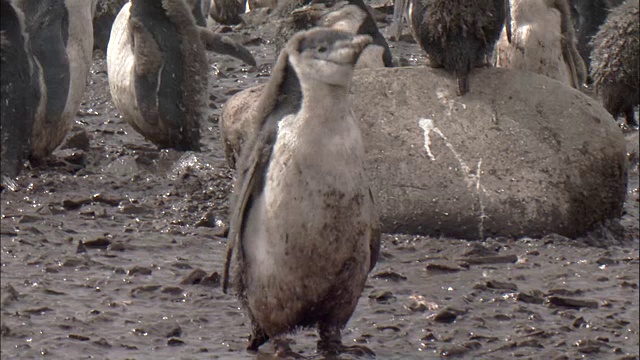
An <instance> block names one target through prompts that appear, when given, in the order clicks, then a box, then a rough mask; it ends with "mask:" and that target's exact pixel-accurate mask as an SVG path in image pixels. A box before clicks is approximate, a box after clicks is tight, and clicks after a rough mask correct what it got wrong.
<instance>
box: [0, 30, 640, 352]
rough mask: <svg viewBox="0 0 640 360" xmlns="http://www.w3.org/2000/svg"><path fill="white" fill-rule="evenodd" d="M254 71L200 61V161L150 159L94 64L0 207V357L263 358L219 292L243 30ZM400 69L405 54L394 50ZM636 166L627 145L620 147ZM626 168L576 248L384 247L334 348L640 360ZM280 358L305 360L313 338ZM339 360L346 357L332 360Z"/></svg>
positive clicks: (560, 244)
mask: <svg viewBox="0 0 640 360" xmlns="http://www.w3.org/2000/svg"><path fill="white" fill-rule="evenodd" d="M242 31H243V32H244V33H245V35H246V38H247V39H248V40H251V41H250V42H249V44H250V45H249V46H248V47H249V49H250V50H251V51H252V52H253V53H254V54H255V56H256V59H257V60H258V63H259V66H258V67H257V68H253V69H248V68H246V67H243V65H242V64H240V63H238V62H237V61H235V60H233V59H229V58H224V57H219V56H214V55H210V60H211V77H210V80H211V81H210V90H211V92H210V94H211V96H210V103H211V114H210V116H209V117H208V119H207V120H206V121H205V122H204V124H203V141H202V143H203V148H202V152H199V153H191V152H187V153H181V152H176V151H173V150H163V151H159V150H157V149H156V147H155V146H153V145H152V144H151V143H149V142H147V141H145V140H144V139H143V138H142V137H141V136H140V135H138V134H137V133H136V132H135V131H134V130H133V129H132V128H131V127H130V126H129V125H128V124H127V123H126V121H125V120H124V119H122V118H121V117H120V116H119V114H118V112H117V110H116V109H115V108H114V106H113V103H112V102H111V97H110V94H109V90H108V84H107V74H106V70H107V69H106V64H105V60H104V55H103V54H101V53H99V52H96V54H95V57H94V63H93V66H92V68H91V75H90V79H89V82H88V87H87V90H86V95H85V99H84V101H83V103H82V106H81V109H80V112H79V113H78V116H77V117H76V123H75V127H74V130H73V132H72V134H70V136H69V137H68V141H67V143H66V144H67V147H68V148H66V149H65V148H61V149H59V150H58V151H56V153H55V157H54V159H53V160H52V161H51V162H50V163H49V164H46V165H43V166H39V167H33V168H31V169H27V171H25V172H24V173H23V174H22V175H21V176H20V177H19V178H18V179H17V180H16V181H15V183H14V184H9V186H8V187H6V188H5V189H4V190H3V192H2V195H1V200H2V206H1V212H2V216H1V226H2V264H1V265H2V266H1V268H0V277H1V280H2V304H1V305H2V306H1V315H2V359H31V358H45V359H46V358H49V359H125V358H128V359H245V358H246V359H250V358H259V359H268V358H270V357H271V356H270V354H271V352H272V349H271V347H270V345H268V344H267V345H265V346H263V348H262V349H261V352H260V353H259V354H258V355H253V354H248V353H247V352H246V351H245V350H244V348H245V346H246V341H247V336H248V333H249V327H248V321H247V318H246V317H245V316H244V315H243V313H242V311H241V310H240V309H239V303H238V301H237V300H236V299H235V298H234V297H233V296H231V295H225V294H223V293H222V291H221V289H220V285H219V275H218V274H219V273H221V270H222V265H223V255H222V254H223V252H224V250H225V246H226V239H225V238H224V235H225V229H226V226H227V210H228V198H229V192H230V190H231V180H232V176H233V172H232V171H231V170H230V169H229V168H228V167H227V165H226V162H225V160H224V154H223V151H222V146H221V143H220V136H219V131H218V116H219V114H220V110H221V107H222V105H223V104H224V102H225V100H226V99H227V98H228V97H229V96H231V95H232V94H233V93H235V92H237V91H238V90H240V89H243V88H246V87H248V86H251V85H254V84H257V83H261V82H264V81H265V80H266V77H267V76H268V74H269V68H270V66H271V65H272V63H273V60H274V57H275V55H274V53H273V41H272V40H273V39H269V38H265V37H264V34H263V33H262V32H261V30H260V29H249V28H248V29H244V30H242ZM391 44H392V45H393V46H394V48H393V52H394V55H395V56H398V57H402V58H403V59H404V60H405V61H406V63H408V64H409V65H420V64H422V62H423V61H424V56H423V55H422V52H421V51H420V49H419V48H418V47H417V45H415V44H410V43H404V42H403V43H399V44H396V43H393V42H392V43H391ZM627 137H628V141H629V142H630V144H631V148H635V149H636V150H635V151H636V154H637V139H638V138H637V132H635V133H634V132H629V133H628V134H627ZM637 169H638V159H637V156H636V157H635V158H632V159H631V168H630V173H629V179H630V182H629V189H628V196H627V202H626V205H625V215H624V216H623V218H622V219H621V221H620V222H619V223H618V222H613V223H611V224H608V225H607V226H605V227H602V228H601V229H598V230H597V231H595V232H594V233H592V234H590V235H589V236H587V237H584V238H581V239H576V240H571V239H567V238H563V237H561V236H557V235H549V236H547V237H545V238H542V239H531V238H523V239H507V238H499V239H486V240H485V241H463V240H457V239H448V238H429V237H418V236H405V235H385V236H384V238H383V243H382V246H383V249H382V259H381V261H380V262H379V263H378V265H377V267H376V268H375V269H374V271H373V272H372V276H371V277H370V280H369V282H368V285H367V287H366V288H365V291H364V293H363V294H362V298H361V299H360V302H359V305H358V308H357V310H356V313H355V314H354V315H353V317H352V319H351V321H350V323H349V324H348V327H347V329H345V331H344V334H343V341H344V342H345V343H347V344H351V343H363V344H366V345H367V346H368V347H370V348H371V349H372V350H374V351H375V352H376V354H377V357H378V358H379V359H429V358H439V357H440V356H448V357H457V358H474V359H512V358H524V359H541V358H547V359H638V346H639V344H640V342H639V341H640V337H639V330H640V329H639V308H638V306H639V301H638V283H639V260H638V248H639V240H638V171H637ZM293 339H295V342H294V343H293V344H292V347H293V349H294V350H295V351H297V352H299V353H300V354H302V355H304V356H307V357H315V356H316V355H315V342H316V341H317V336H316V335H315V333H314V332H313V331H311V330H305V331H301V332H299V333H298V334H297V335H296V336H295V337H293ZM343 358H348V357H346V356H345V357H343Z"/></svg>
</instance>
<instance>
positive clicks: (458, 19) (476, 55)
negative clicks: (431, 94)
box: [395, 0, 509, 95]
mask: <svg viewBox="0 0 640 360" xmlns="http://www.w3.org/2000/svg"><path fill="white" fill-rule="evenodd" d="M397 1H399V2H400V3H399V5H398V6H397V9H400V11H401V14H404V13H407V14H408V17H409V22H410V25H411V30H412V33H413V37H414V38H415V40H416V42H418V44H420V47H422V49H423V50H424V51H425V52H426V53H427V55H428V57H429V65H430V66H432V67H444V69H445V70H447V71H448V72H451V73H453V74H454V75H455V77H456V79H457V81H458V95H464V94H466V93H467V92H468V91H469V74H470V72H471V69H472V68H473V67H477V66H485V65H487V64H488V57H489V55H490V54H491V53H492V51H493V48H494V46H495V43H496V41H497V40H498V38H499V37H500V32H501V31H502V28H503V27H504V25H505V23H506V22H507V19H508V17H507V14H508V6H509V5H508V4H509V3H508V0H478V1H463V0H397ZM395 17H396V18H397V17H398V15H395ZM400 19H402V16H400ZM401 28H402V25H401V22H400V26H399V29H401ZM397 38H399V34H398V37H397Z"/></svg>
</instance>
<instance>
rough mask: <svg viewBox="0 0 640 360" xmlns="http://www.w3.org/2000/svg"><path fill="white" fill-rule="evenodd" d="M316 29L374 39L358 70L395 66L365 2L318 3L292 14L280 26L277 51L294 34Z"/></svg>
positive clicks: (332, 0)
mask: <svg viewBox="0 0 640 360" xmlns="http://www.w3.org/2000/svg"><path fill="white" fill-rule="evenodd" d="M315 26H322V27H328V28H332V29H336V30H342V31H347V32H350V33H352V34H358V35H369V36H371V38H372V39H373V43H372V44H371V45H369V46H368V47H367V48H366V49H365V51H364V53H363V54H361V55H360V59H359V60H358V65H357V66H356V68H375V67H383V66H386V67H392V66H393V62H392V57H391V50H390V49H389V44H387V40H385V38H384V36H382V34H381V33H380V30H379V29H378V25H377V24H376V21H375V20H374V19H373V16H372V15H371V13H370V12H369V10H368V9H367V6H366V5H365V4H364V2H363V1H362V0H343V1H334V0H315V1H312V2H311V4H309V5H306V6H303V7H301V8H297V9H295V10H293V11H291V13H290V15H289V16H288V17H287V18H285V19H283V21H282V22H281V23H280V28H279V30H278V36H277V38H276V52H277V53H279V52H280V50H282V48H283V46H284V44H286V41H287V40H288V39H289V38H290V37H291V36H292V35H293V34H295V33H296V32H298V31H301V30H308V29H311V28H313V27H315Z"/></svg>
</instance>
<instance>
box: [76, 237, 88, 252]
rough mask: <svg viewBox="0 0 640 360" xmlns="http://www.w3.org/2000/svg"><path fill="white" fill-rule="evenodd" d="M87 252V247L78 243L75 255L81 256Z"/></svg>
mask: <svg viewBox="0 0 640 360" xmlns="http://www.w3.org/2000/svg"><path fill="white" fill-rule="evenodd" d="M86 252H87V247H86V246H85V245H84V242H82V240H80V241H78V247H77V248H76V254H82V253H86Z"/></svg>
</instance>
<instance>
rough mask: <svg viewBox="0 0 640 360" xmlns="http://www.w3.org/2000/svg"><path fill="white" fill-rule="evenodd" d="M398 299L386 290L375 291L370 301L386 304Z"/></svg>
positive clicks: (371, 294) (370, 296) (370, 295)
mask: <svg viewBox="0 0 640 360" xmlns="http://www.w3.org/2000/svg"><path fill="white" fill-rule="evenodd" d="M395 298H396V297H395V296H393V293H392V292H391V291H385V290H374V291H372V292H371V293H370V294H369V299H375V300H376V301H378V302H385V301H389V300H393V299H395Z"/></svg>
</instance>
